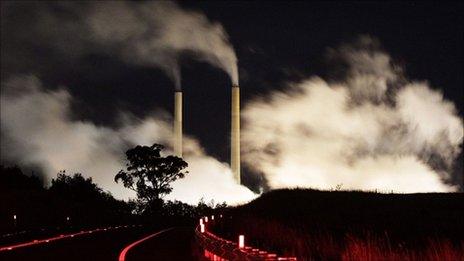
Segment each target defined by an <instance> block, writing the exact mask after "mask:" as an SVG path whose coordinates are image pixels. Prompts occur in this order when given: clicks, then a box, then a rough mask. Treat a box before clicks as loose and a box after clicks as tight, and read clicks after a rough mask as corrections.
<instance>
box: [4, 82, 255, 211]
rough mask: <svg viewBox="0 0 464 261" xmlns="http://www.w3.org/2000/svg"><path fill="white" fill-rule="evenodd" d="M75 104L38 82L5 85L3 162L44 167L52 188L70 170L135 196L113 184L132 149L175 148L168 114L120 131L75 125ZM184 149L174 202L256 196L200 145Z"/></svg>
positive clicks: (130, 119) (125, 123)
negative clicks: (181, 176) (185, 169)
mask: <svg viewBox="0 0 464 261" xmlns="http://www.w3.org/2000/svg"><path fill="white" fill-rule="evenodd" d="M72 99H73V97H72V96H71V95H70V94H69V92H68V91H67V90H65V89H60V90H56V91H46V90H44V88H43V87H42V86H41V82H40V81H39V79H38V78H36V77H34V76H18V77H15V78H12V79H10V80H8V81H5V82H2V96H1V98H0V105H1V106H0V107H1V108H0V109H1V110H0V112H1V114H0V116H1V117H0V119H1V134H2V143H1V155H2V160H8V161H12V162H17V163H18V164H20V165H21V166H40V167H41V168H42V169H43V172H44V173H45V175H46V178H47V180H46V181H47V182H49V181H50V180H51V178H53V177H55V175H56V173H58V171H60V170H63V169H65V170H67V172H68V174H72V173H75V172H81V173H82V174H83V175H84V176H87V177H92V178H93V180H94V181H95V182H96V183H97V184H99V185H100V186H102V187H103V188H104V189H107V190H110V191H111V192H112V193H113V194H114V195H115V196H116V197H118V198H128V197H130V196H134V194H133V193H132V192H131V191H129V190H127V189H124V188H123V186H122V185H121V184H116V183H115V182H114V175H115V174H116V173H117V172H118V171H119V170H120V169H123V168H124V152H125V151H126V150H127V149H129V148H130V147H133V146H134V145H137V144H142V145H151V144H153V143H160V144H165V145H170V141H171V135H172V130H171V125H170V119H169V118H168V117H169V116H166V115H168V114H167V113H164V112H160V111H158V112H156V113H152V114H151V115H152V116H150V117H147V118H144V119H139V118H137V117H135V116H133V115H130V114H128V113H122V114H121V117H120V121H119V122H120V124H119V126H118V127H115V128H110V127H103V126H97V125H95V124H93V123H92V122H88V121H75V120H72V115H71V111H70V104H71V102H72ZM184 148H185V155H184V156H185V158H186V160H187V162H188V163H189V169H188V170H189V171H190V174H189V175H187V176H186V177H185V179H183V180H182V181H179V182H176V184H174V191H173V193H172V195H170V198H176V199H180V200H183V201H185V202H189V203H196V202H198V200H199V199H200V198H202V197H203V198H204V199H205V200H206V201H209V200H211V199H214V200H215V201H216V202H218V201H224V200H225V201H227V202H229V203H237V202H243V201H246V200H250V199H252V198H253V197H254V196H255V195H254V194H253V193H252V192H251V191H250V190H248V189H247V188H245V187H243V186H239V185H237V184H235V183H234V182H233V181H232V174H231V173H230V170H229V168H228V167H227V165H224V164H223V163H220V162H219V161H217V160H216V159H214V158H212V157H210V156H208V155H206V154H205V153H204V151H203V149H202V148H201V147H200V146H199V143H198V142H197V141H196V140H195V139H192V138H190V137H186V139H185V140H184ZM167 153H169V154H172V151H167ZM211 182H214V185H212V184H211ZM177 183H178V184H177ZM185 190H188V191H185Z"/></svg>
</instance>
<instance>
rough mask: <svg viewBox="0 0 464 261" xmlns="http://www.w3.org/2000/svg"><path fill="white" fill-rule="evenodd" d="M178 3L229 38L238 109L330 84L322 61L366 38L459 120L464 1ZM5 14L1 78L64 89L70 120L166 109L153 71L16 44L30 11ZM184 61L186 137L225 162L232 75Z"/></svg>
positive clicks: (108, 119) (167, 91)
mask: <svg viewBox="0 0 464 261" xmlns="http://www.w3.org/2000/svg"><path fill="white" fill-rule="evenodd" d="M179 4H180V5H181V6H182V7H184V8H187V9H194V10H199V11H201V12H203V13H205V14H206V16H207V17H208V18H209V19H211V20H213V21H217V22H219V23H221V24H222V25H223V26H224V28H225V30H226V31H227V32H228V34H229V36H230V41H231V43H232V44H233V46H234V49H235V51H236V53H237V57H238V60H239V73H240V86H241V88H242V89H241V90H242V104H245V103H246V101H247V100H248V99H250V98H252V97H256V96H260V95H264V94H266V93H267V92H269V91H270V90H274V89H279V88H280V89H281V88H284V86H285V85H286V84H287V83H288V82H293V81H298V80H301V79H304V78H307V77H309V76H311V75H320V76H324V77H326V78H330V77H331V76H332V74H333V73H334V72H333V71H331V69H330V68H333V66H331V65H329V64H328V63H327V62H326V61H327V53H328V49H329V48H336V47H337V46H339V45H340V44H343V43H347V42H348V43H349V42H352V41H354V40H356V39H357V38H358V37H359V36H362V35H369V36H372V37H374V38H376V39H377V40H378V41H379V42H380V43H381V46H382V47H383V49H385V50H386V51H387V52H388V53H389V54H390V55H391V56H392V58H393V60H394V61H395V62H396V63H398V64H400V65H402V66H403V67H404V69H405V72H406V75H408V76H409V77H410V78H411V79H418V80H427V81H429V82H430V85H431V86H433V87H434V88H439V89H441V90H442V91H443V93H444V95H445V97H446V98H447V99H449V100H451V101H453V102H454V104H455V105H456V106H457V108H458V110H459V115H460V116H461V117H462V115H463V112H464V108H463V106H464V105H463V74H462V72H463V62H462V61H463V60H462V58H463V32H464V31H463V24H464V23H463V18H462V13H463V4H462V3H374V2H371V3H310V2H272V3H271V2H269V3H261V2H235V1H230V2H216V1H211V2H181V3H179ZM9 8H11V6H9V5H7V4H5V5H3V4H2V35H1V38H2V39H1V41H2V67H1V73H2V79H5V78H6V77H8V76H10V75H13V74H17V73H33V74H36V75H38V76H39V77H40V78H41V79H42V80H43V82H44V86H45V87H46V88H52V89H56V88H58V87H59V86H67V87H68V88H69V90H70V92H71V93H72V95H73V96H74V97H76V98H77V99H75V100H73V104H72V106H73V108H72V110H73V117H75V119H80V120H83V119H85V120H91V121H93V122H94V123H96V124H99V125H115V124H117V122H116V118H117V117H116V116H117V114H118V113H119V111H120V110H125V111H130V112H133V113H134V114H135V115H138V116H140V117H143V116H144V115H146V114H148V113H149V112H151V111H153V110H154V109H156V108H162V109H165V110H167V111H169V112H172V109H173V106H172V103H173V94H172V92H173V85H172V82H171V81H170V80H169V79H168V78H167V77H166V76H165V75H164V73H163V72H162V71H160V70H159V69H157V68H153V67H148V66H140V65H133V64H128V63H125V62H123V61H121V60H120V59H117V58H115V57H110V56H107V55H104V54H102V53H98V52H95V53H91V54H86V55H84V56H76V57H68V56H62V55H59V54H57V53H56V52H55V51H54V50H53V49H50V47H49V46H43V45H42V44H41V42H42V41H22V40H21V39H24V38H21V37H20V36H19V37H18V35H21V34H24V32H25V31H27V30H28V29H27V26H28V25H29V24H30V23H31V22H33V19H34V16H35V13H31V12H33V11H31V10H30V9H28V8H25V7H24V12H20V13H19V15H18V16H16V17H14V19H9V20H6V19H3V17H5V16H4V15H5V13H6V12H7V11H8V9H9ZM14 8H18V6H15V7H14ZM20 8H21V7H20ZM56 12H60V10H58V9H57V10H56ZM63 15H64V16H65V15H66V14H63ZM70 19H72V18H70ZM21 31H22V32H23V33H21ZM13 36H14V37H13ZM43 38H44V39H46V36H43ZM42 40H43V39H42ZM181 64H182V86H183V91H184V133H187V134H189V135H193V136H195V137H197V138H198V139H199V140H200V142H201V143H202V145H203V146H204V147H205V148H206V150H207V152H208V153H210V154H211V155H213V156H215V157H217V158H219V159H221V160H222V161H225V162H228V161H229V150H230V146H229V129H230V123H229V114H230V89H229V87H230V81H229V78H228V76H227V75H226V74H225V73H224V72H222V71H221V70H219V69H217V68H214V67H212V66H211V65H209V64H207V63H202V62H198V61H195V60H194V59H192V58H191V57H189V56H187V55H186V56H185V57H183V58H182V63H181Z"/></svg>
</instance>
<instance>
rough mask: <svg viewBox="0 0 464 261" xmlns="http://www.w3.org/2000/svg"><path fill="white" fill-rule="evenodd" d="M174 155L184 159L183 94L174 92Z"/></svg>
mask: <svg viewBox="0 0 464 261" xmlns="http://www.w3.org/2000/svg"><path fill="white" fill-rule="evenodd" d="M174 154H175V155H176V156H177V157H181V158H182V92H181V91H176V92H174Z"/></svg>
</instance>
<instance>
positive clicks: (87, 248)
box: [0, 227, 193, 261]
mask: <svg viewBox="0 0 464 261" xmlns="http://www.w3.org/2000/svg"><path fill="white" fill-rule="evenodd" d="M161 231H162V232H161ZM157 232H161V233H157ZM147 237H148V238H147ZM143 239H144V240H143ZM192 240H193V229H192V228H186V227H175V228H172V229H170V230H166V231H163V229H146V228H143V227H129V228H120V229H108V230H106V231H104V230H100V231H96V232H93V233H87V234H83V235H78V236H74V237H66V238H63V239H59V240H52V241H49V242H47V243H41V244H35V245H30V246H25V247H20V248H15V249H12V250H6V251H0V260H12V261H14V260H21V261H28V260H44V261H45V260H47V261H49V260H50V261H52V260H98V261H100V260H102V261H104V260H112V261H117V260H120V256H121V252H122V251H123V250H126V253H125V259H124V261H136V260H193V257H192V256H191V253H192V245H191V243H192Z"/></svg>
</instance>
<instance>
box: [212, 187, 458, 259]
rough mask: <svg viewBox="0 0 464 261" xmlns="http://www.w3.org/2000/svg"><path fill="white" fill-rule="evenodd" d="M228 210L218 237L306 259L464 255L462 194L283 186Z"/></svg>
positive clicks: (452, 257) (456, 256)
mask: <svg viewBox="0 0 464 261" xmlns="http://www.w3.org/2000/svg"><path fill="white" fill-rule="evenodd" d="M229 211H230V212H229V213H228V214H230V216H231V218H230V219H226V220H225V221H224V222H221V223H220V224H218V225H217V226H216V227H215V232H216V233H219V234H220V235H222V236H224V237H227V238H229V239H232V240H235V239H236V238H237V236H238V234H244V235H245V236H246V238H247V242H248V244H249V245H252V246H256V247H260V248H264V249H269V250H273V251H277V252H279V251H280V254H285V255H295V256H297V257H299V258H300V259H302V260H307V259H316V260H333V259H337V260H339V259H344V260H360V259H363V260H377V259H400V260H403V259H409V260H429V258H430V257H431V256H432V257H433V256H435V257H440V258H441V257H446V258H449V260H455V259H456V258H458V260H459V258H464V218H463V217H464V193H422V194H380V193H374V192H358V191H318V190H309V189H282V190H275V191H271V192H268V193H265V194H263V195H262V196H261V197H259V198H257V199H256V200H254V201H252V202H250V203H248V204H246V205H243V206H238V207H235V208H232V209H229ZM430 251H433V253H431V252H430Z"/></svg>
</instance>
